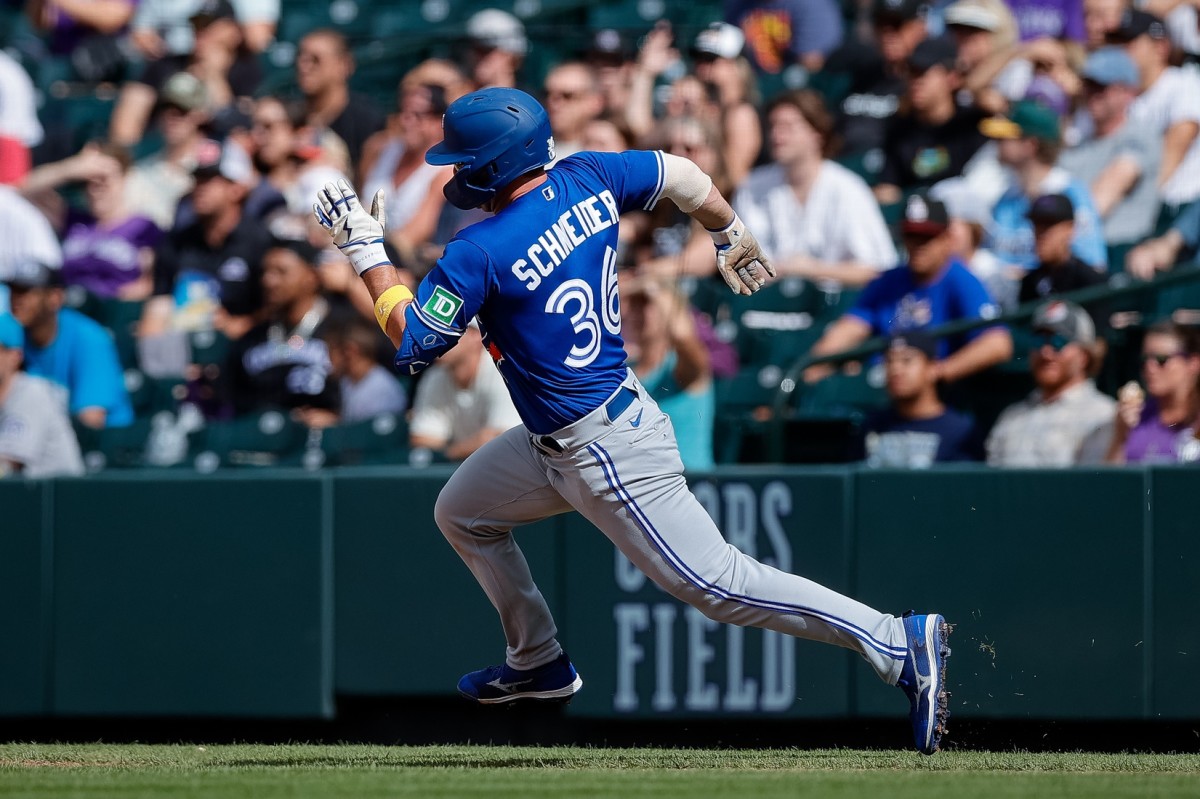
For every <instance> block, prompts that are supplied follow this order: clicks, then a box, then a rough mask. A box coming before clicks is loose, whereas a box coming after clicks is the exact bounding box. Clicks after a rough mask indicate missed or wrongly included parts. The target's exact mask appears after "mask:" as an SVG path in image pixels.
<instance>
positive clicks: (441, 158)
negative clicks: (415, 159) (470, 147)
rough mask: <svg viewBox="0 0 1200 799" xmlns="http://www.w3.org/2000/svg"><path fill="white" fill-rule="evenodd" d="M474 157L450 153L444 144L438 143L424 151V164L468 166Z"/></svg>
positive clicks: (442, 142)
mask: <svg viewBox="0 0 1200 799" xmlns="http://www.w3.org/2000/svg"><path fill="white" fill-rule="evenodd" d="M474 160H475V156H473V155H467V154H466V153H463V152H457V151H452V150H451V149H450V148H449V147H447V146H446V142H444V141H440V142H438V143H437V144H435V145H433V146H432V147H430V148H429V149H428V150H426V151H425V163H427V164H430V165H432V166H448V165H450V164H469V163H471V162H472V161H474Z"/></svg>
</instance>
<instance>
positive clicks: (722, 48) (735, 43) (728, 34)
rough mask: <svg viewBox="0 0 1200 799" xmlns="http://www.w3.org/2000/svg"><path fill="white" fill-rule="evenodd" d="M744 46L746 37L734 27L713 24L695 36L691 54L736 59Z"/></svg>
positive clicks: (720, 23)
mask: <svg viewBox="0 0 1200 799" xmlns="http://www.w3.org/2000/svg"><path fill="white" fill-rule="evenodd" d="M745 44H746V35H745V34H744V33H742V29H741V28H739V27H737V26H736V25H730V24H728V23H725V22H714V23H713V24H711V25H709V26H708V27H707V28H705V29H704V30H702V31H700V33H699V34H697V35H696V42H695V44H693V45H692V52H693V53H710V54H712V55H715V56H717V57H718V58H737V57H738V56H740V55H741V54H742V47H744V46H745Z"/></svg>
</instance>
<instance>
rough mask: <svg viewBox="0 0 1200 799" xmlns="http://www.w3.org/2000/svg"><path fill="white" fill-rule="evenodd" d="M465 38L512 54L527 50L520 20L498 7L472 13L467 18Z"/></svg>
mask: <svg viewBox="0 0 1200 799" xmlns="http://www.w3.org/2000/svg"><path fill="white" fill-rule="evenodd" d="M467 38H468V39H471V40H472V41H474V42H477V43H479V44H481V45H483V46H485V47H492V48H496V49H497V50H503V51H505V52H506V53H512V54H513V55H525V53H526V52H528V50H529V40H528V39H526V38H525V26H524V25H522V24H521V20H519V19H517V18H516V17H514V16H513V15H512V14H510V13H508V12H507V11H502V10H500V9H498V8H485V9H484V10H483V11H477V12H475V13H474V14H472V15H471V18H470V19H468V20H467Z"/></svg>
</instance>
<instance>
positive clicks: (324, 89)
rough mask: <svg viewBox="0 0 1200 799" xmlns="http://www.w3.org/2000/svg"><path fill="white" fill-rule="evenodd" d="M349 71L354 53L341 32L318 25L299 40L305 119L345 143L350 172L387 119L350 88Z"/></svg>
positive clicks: (298, 67) (298, 62) (298, 77)
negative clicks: (367, 143)
mask: <svg viewBox="0 0 1200 799" xmlns="http://www.w3.org/2000/svg"><path fill="white" fill-rule="evenodd" d="M353 74H354V56H353V55H352V54H351V53H350V48H349V46H348V45H347V44H346V37H345V36H343V35H342V34H340V33H338V32H337V31H335V30H330V29H328V28H322V29H320V30H315V31H313V32H312V33H310V34H308V35H307V36H305V37H304V38H303V39H301V40H300V46H299V48H298V49H297V51H296V83H297V85H299V87H300V92H301V93H302V94H303V95H304V104H305V121H306V122H307V124H309V125H312V126H313V127H314V128H317V129H318V130H320V129H322V128H328V129H329V130H332V131H333V132H334V133H336V134H337V135H338V136H339V137H340V138H341V140H342V141H343V142H345V143H346V150H347V151H348V152H349V155H350V166H351V171H352V173H353V172H354V171H355V170H357V169H358V162H359V158H360V157H361V156H362V148H363V143H364V142H366V140H367V139H368V138H370V137H371V134H372V133H375V132H376V131H379V130H382V129H383V126H384V125H385V124H386V122H387V119H386V118H385V117H384V115H383V114H382V113H381V112H380V111H379V109H378V108H376V107H375V104H374V103H372V102H371V101H370V100H369V99H368V98H366V97H364V96H363V95H361V94H357V93H353V92H351V91H350V76H351V75H353Z"/></svg>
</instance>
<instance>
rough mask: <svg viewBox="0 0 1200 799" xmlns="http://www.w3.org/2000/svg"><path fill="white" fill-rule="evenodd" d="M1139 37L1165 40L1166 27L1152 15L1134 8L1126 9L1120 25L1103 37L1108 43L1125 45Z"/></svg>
mask: <svg viewBox="0 0 1200 799" xmlns="http://www.w3.org/2000/svg"><path fill="white" fill-rule="evenodd" d="M1139 36H1149V37H1150V38H1151V39H1166V38H1167V26H1166V25H1164V24H1163V21H1162V20H1161V19H1159V18H1158V17H1156V16H1154V15H1153V14H1148V13H1146V12H1145V11H1141V10H1139V9H1136V8H1127V9H1125V13H1124V14H1122V15H1121V24H1119V25H1117V27H1116V28H1115V29H1114V30H1111V31H1109V33H1108V36H1107V37H1105V38H1107V39H1108V41H1110V42H1114V43H1116V44H1125V43H1126V42H1132V41H1133V40H1134V39H1136V38H1137V37H1139Z"/></svg>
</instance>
